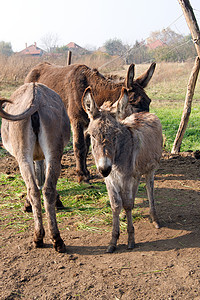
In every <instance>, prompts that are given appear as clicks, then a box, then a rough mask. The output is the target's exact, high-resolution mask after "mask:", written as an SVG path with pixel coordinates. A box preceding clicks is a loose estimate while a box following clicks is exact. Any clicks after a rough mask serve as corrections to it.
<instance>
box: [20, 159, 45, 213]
mask: <svg viewBox="0 0 200 300" xmlns="http://www.w3.org/2000/svg"><path fill="white" fill-rule="evenodd" d="M33 166H34V171H35V180H36V184H37V186H38V189H39V190H41V189H42V186H43V184H44V181H45V171H44V160H36V161H34V162H33ZM24 211H26V212H32V206H31V203H30V200H29V199H28V197H27V198H26V200H25V203H24Z"/></svg>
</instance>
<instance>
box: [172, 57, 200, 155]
mask: <svg viewBox="0 0 200 300" xmlns="http://www.w3.org/2000/svg"><path fill="white" fill-rule="evenodd" d="M199 68H200V59H199V57H197V58H196V60H195V64H194V67H193V69H192V73H191V75H190V78H189V82H188V88H187V94H186V97H185V105H184V109H183V114H182V118H181V123H180V125H179V129H178V131H177V134H176V138H175V140H174V144H173V147H172V153H173V154H178V152H180V147H181V143H182V140H183V136H184V133H185V131H186V128H187V124H188V121H189V116H190V113H191V106H192V98H193V95H194V89H195V85H196V81H197V78H198V74H199Z"/></svg>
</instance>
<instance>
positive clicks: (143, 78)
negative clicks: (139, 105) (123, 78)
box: [136, 62, 156, 88]
mask: <svg viewBox="0 0 200 300" xmlns="http://www.w3.org/2000/svg"><path fill="white" fill-rule="evenodd" d="M155 67H156V63H155V62H154V63H152V64H151V66H150V67H149V69H148V70H147V71H146V72H144V73H143V74H142V75H141V76H140V77H138V78H137V79H136V82H137V83H138V84H139V85H141V86H142V87H143V88H145V87H146V86H147V84H148V83H149V81H150V79H151V77H152V76H153V73H154V71H155Z"/></svg>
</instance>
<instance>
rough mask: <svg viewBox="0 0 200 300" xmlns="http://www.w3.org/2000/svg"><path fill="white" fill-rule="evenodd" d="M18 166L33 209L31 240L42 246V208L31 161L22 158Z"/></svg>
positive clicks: (43, 233) (43, 232)
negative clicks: (32, 235)
mask: <svg viewBox="0 0 200 300" xmlns="http://www.w3.org/2000/svg"><path fill="white" fill-rule="evenodd" d="M19 167H20V171H21V174H22V177H23V179H24V181H25V184H26V187H27V197H28V201H30V204H31V206H32V210H33V217H34V224H35V229H34V240H33V241H34V245H35V246H36V247H42V246H43V238H44V235H45V231H44V227H43V224H42V208H41V199H40V191H39V189H38V187H37V185H36V182H35V177H34V168H33V163H32V162H31V163H29V162H28V160H27V161H26V160H22V161H19Z"/></svg>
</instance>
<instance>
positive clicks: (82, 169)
mask: <svg viewBox="0 0 200 300" xmlns="http://www.w3.org/2000/svg"><path fill="white" fill-rule="evenodd" d="M71 126H72V131H73V148H74V155H75V159H76V172H77V176H78V182H79V183H80V182H81V181H83V180H84V181H86V182H88V180H89V171H88V170H87V166H86V154H87V147H86V143H85V138H84V133H83V131H84V128H83V126H82V124H80V123H78V122H77V123H75V122H73V121H72V123H71Z"/></svg>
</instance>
